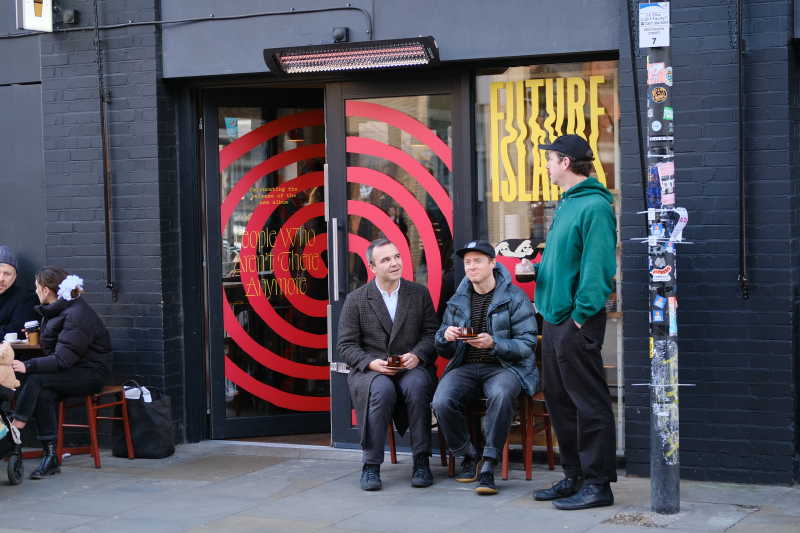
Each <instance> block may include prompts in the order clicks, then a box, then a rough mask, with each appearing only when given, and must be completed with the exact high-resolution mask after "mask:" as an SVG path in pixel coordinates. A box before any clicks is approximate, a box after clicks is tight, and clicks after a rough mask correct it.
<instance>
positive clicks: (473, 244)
mask: <svg viewBox="0 0 800 533" xmlns="http://www.w3.org/2000/svg"><path fill="white" fill-rule="evenodd" d="M467 252H480V253H482V254H485V255H488V256H489V257H491V258H492V259H494V256H495V253H494V246H492V243H490V242H489V241H469V242H468V243H467V244H465V245H464V247H463V248H461V249H460V250H456V255H457V256H459V257H464V256H465V255H466V254H467Z"/></svg>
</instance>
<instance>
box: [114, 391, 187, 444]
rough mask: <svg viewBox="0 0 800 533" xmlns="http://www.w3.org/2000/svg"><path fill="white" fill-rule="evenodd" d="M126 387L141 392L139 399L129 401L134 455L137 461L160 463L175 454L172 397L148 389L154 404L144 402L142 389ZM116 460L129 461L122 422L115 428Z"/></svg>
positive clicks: (115, 425) (116, 424)
mask: <svg viewBox="0 0 800 533" xmlns="http://www.w3.org/2000/svg"><path fill="white" fill-rule="evenodd" d="M125 385H126V386H131V385H132V386H135V387H138V388H139V392H140V394H139V398H138V399H136V400H130V399H129V400H128V420H129V421H130V426H131V439H132V440H133V455H134V457H136V458H138V459H161V458H163V457H169V456H170V455H172V454H173V453H175V435H174V428H173V425H172V404H171V401H170V398H169V396H167V395H166V394H163V393H162V392H161V391H159V390H158V389H153V388H150V387H148V390H149V391H150V396H151V398H152V401H150V402H145V401H144V393H143V391H142V388H141V386H140V385H139V384H138V383H136V382H135V381H130V382H128V383H126V384H125ZM112 454H113V455H114V457H127V456H128V448H127V446H126V445H125V432H124V431H123V429H122V423H121V422H115V424H114V446H113V448H112Z"/></svg>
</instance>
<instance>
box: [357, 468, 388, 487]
mask: <svg viewBox="0 0 800 533" xmlns="http://www.w3.org/2000/svg"><path fill="white" fill-rule="evenodd" d="M382 487H383V484H382V483H381V465H370V464H365V465H364V467H363V468H362V469H361V490H381V488H382Z"/></svg>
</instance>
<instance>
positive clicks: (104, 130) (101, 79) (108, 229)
mask: <svg viewBox="0 0 800 533" xmlns="http://www.w3.org/2000/svg"><path fill="white" fill-rule="evenodd" d="M94 45H95V49H96V50H97V87H98V91H99V96H100V141H101V143H102V151H103V197H104V208H105V209H104V211H105V241H106V288H107V289H109V290H110V291H111V300H112V301H114V302H116V301H117V296H118V289H117V286H116V284H115V283H114V270H113V266H114V255H113V254H114V227H113V222H112V220H113V218H112V206H113V196H112V186H111V185H112V180H111V177H112V176H111V154H110V147H109V145H110V142H109V135H108V118H107V117H108V102H109V101H110V100H111V94H110V93H109V91H107V90H106V87H105V76H104V74H103V46H102V41H101V40H100V10H99V8H98V0H94Z"/></svg>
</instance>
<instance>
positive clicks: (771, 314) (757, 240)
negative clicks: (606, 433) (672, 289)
mask: <svg viewBox="0 0 800 533" xmlns="http://www.w3.org/2000/svg"><path fill="white" fill-rule="evenodd" d="M743 4H744V12H743V20H744V23H743V27H744V37H745V39H746V41H747V54H746V56H745V59H744V80H745V84H744V85H745V94H746V96H745V103H746V110H745V114H744V118H745V148H746V165H745V172H746V176H747V178H746V179H747V201H748V204H749V207H748V218H747V224H748V227H749V235H750V244H749V254H748V261H749V265H750V279H751V292H750V299H749V300H743V299H742V298H741V297H740V293H739V290H738V282H737V278H738V274H739V270H738V257H739V255H738V243H739V240H738V237H739V223H738V197H739V196H738V184H737V158H738V155H737V122H736V119H737V94H736V89H737V65H736V58H737V51H736V49H735V45H736V37H735V33H734V32H735V30H736V28H735V20H736V18H735V16H736V11H735V6H736V2H735V0H683V1H681V2H673V6H672V23H673V29H672V58H673V65H674V80H675V86H674V87H673V97H674V104H673V105H674V108H675V134H676V143H675V151H676V189H677V191H676V192H677V204H678V205H681V206H684V207H686V208H687V209H688V211H689V225H688V226H687V229H686V230H685V231H684V236H685V237H686V238H688V239H689V240H691V241H694V242H695V243H696V244H694V245H683V246H681V247H680V248H679V255H678V301H679V311H678V317H679V335H680V343H679V344H680V358H679V360H680V382H681V383H694V384H696V387H685V388H681V390H680V418H681V426H680V428H681V435H680V437H681V442H680V460H681V475H682V477H685V478H693V479H703V480H727V481H738V482H753V483H791V482H792V481H793V480H795V481H796V480H797V477H796V475H797V474H796V456H797V440H796V439H797V434H796V431H797V429H796V421H797V416H798V411H797V404H796V396H797V374H796V372H797V370H796V358H797V355H796V352H797V333H796V329H797V328H796V322H797V312H796V308H797V307H798V306H797V299H798V298H797V289H798V266H800V265H798V240H797V239H798V218H797V198H798V188H797V179H796V176H794V175H793V174H794V172H793V171H794V170H796V168H797V157H796V156H797V140H798V136H797V132H796V131H795V130H794V129H793V122H792V114H793V111H792V108H791V107H790V102H794V101H795V100H796V98H797V91H796V89H795V86H796V81H794V80H793V72H794V70H795V69H794V64H795V63H794V57H793V55H792V54H791V53H790V47H789V41H790V39H791V30H792V25H793V18H792V9H793V4H792V2H791V1H789V0H769V1H766V0H745V1H744V2H743ZM624 20H625V18H624V17H623V22H624ZM626 31H627V28H626ZM620 50H621V56H622V57H621V62H620V77H621V80H622V83H621V94H620V100H621V108H622V110H623V112H624V113H623V117H622V125H621V137H622V140H621V149H622V154H623V169H624V170H623V176H622V180H623V194H624V197H623V214H622V227H621V229H622V238H623V239H624V258H623V278H624V282H623V295H624V308H625V331H624V335H625V340H624V349H625V383H626V390H625V393H626V408H625V417H626V443H625V444H626V458H627V468H628V472H629V473H631V474H634V475H647V474H648V472H649V462H650V448H649V431H650V429H649V419H650V408H649V405H650V402H649V396H648V394H649V391H648V390H647V389H646V388H643V387H633V386H631V385H632V384H633V383H643V382H648V381H649V377H650V376H649V360H648V355H647V353H648V347H647V293H646V287H647V275H646V265H647V256H646V249H645V246H644V245H639V244H637V243H632V242H631V241H630V240H629V239H630V238H631V237H642V236H644V235H645V228H644V217H643V216H641V215H636V214H635V212H636V211H640V210H642V209H643V208H644V207H643V206H644V202H643V199H642V189H641V178H640V174H639V172H638V168H639V159H638V148H637V142H638V141H637V139H636V136H635V135H636V132H635V122H634V114H633V109H634V107H633V100H632V98H633V92H632V90H631V89H632V78H631V73H630V53H629V50H630V49H629V47H628V45H627V42H623V43H622V44H621V45H620ZM637 54H638V50H637ZM640 59H641V63H640V64H639V65H640V71H639V72H640V78H639V79H640V82H641V83H642V84H644V83H645V81H646V76H645V73H644V70H643V65H644V58H643V57H641V58H640ZM640 94H642V93H640ZM641 105H642V111H643V112H644V110H645V108H646V105H645V103H644V101H642V104H641ZM642 120H643V123H644V124H645V125H646V121H645V118H644V117H643V118H642ZM795 124H796V123H795Z"/></svg>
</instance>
